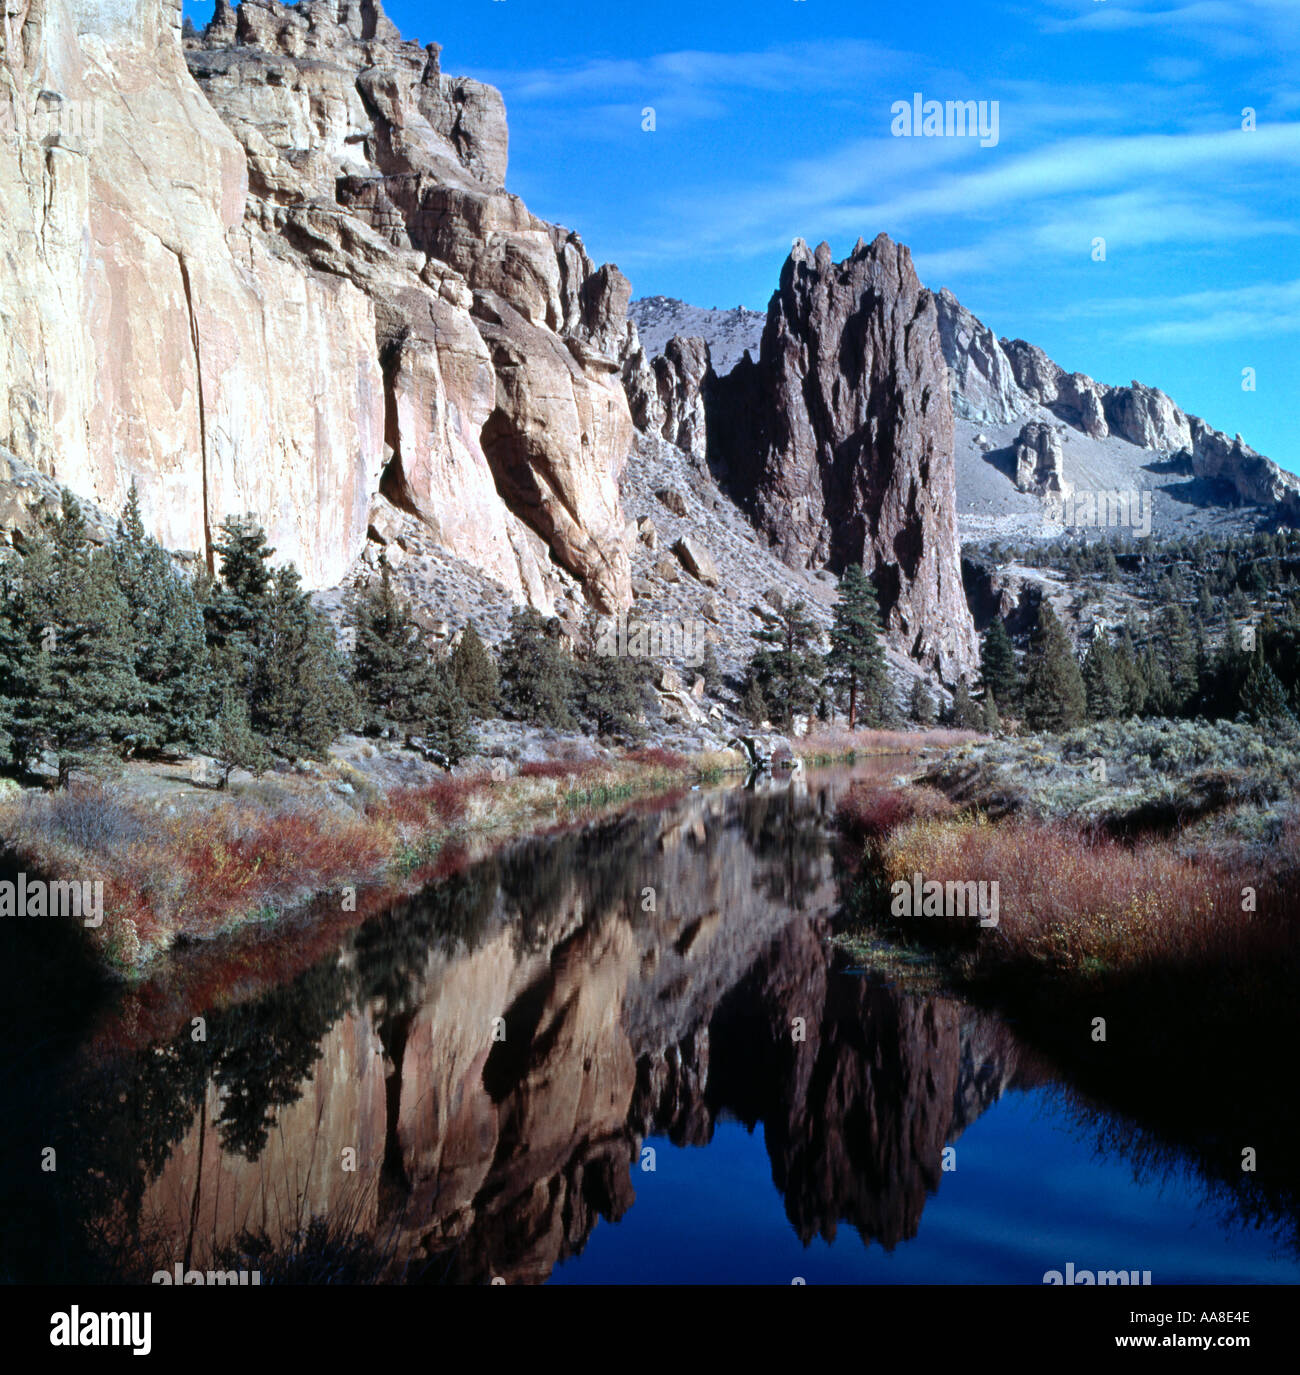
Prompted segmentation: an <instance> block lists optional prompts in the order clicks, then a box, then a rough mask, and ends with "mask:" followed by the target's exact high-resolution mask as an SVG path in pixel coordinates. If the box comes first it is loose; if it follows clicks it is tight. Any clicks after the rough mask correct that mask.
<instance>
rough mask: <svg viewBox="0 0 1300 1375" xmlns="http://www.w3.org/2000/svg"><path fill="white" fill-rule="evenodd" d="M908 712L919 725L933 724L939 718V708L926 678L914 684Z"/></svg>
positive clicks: (917, 680) (919, 679)
mask: <svg viewBox="0 0 1300 1375" xmlns="http://www.w3.org/2000/svg"><path fill="white" fill-rule="evenodd" d="M908 712H909V714H910V715H911V718H912V720H913V721H915V722H916V723H917V725H918V726H932V725H934V723H935V721H936V720H937V719H938V715H939V709H938V707H937V705H936V704H935V700H934V698H933V696H931V694H930V689H929V688H928V687H927V686H926V682H925V679H924V678H918V679H916V681H915V682H914V683H913V684H912V695H911V697H910V698H909V699H908Z"/></svg>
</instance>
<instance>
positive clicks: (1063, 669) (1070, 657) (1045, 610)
mask: <svg viewBox="0 0 1300 1375" xmlns="http://www.w3.org/2000/svg"><path fill="white" fill-rule="evenodd" d="M1028 658H1029V670H1028V672H1027V673H1026V675H1025V689H1024V708H1025V720H1026V722H1027V723H1028V724H1029V726H1030V727H1031V729H1033V730H1051V731H1062V730H1072V729H1073V728H1074V727H1075V726H1078V725H1081V724H1082V723H1083V721H1084V719H1085V717H1086V716H1087V711H1088V698H1087V694H1086V692H1085V691H1084V686H1083V677H1082V675H1081V674H1080V672H1079V665H1078V663H1077V662H1076V661H1075V658H1074V652H1073V650H1072V649H1071V646H1070V637H1069V636H1068V635H1067V634H1066V632H1065V627H1064V626H1063V625H1062V624H1061V623H1060V621H1059V620H1057V618H1056V613H1055V612H1054V611H1053V610H1052V605H1051V603H1050V602H1048V601H1046V600H1045V601H1043V602H1042V603H1041V604H1040V605H1039V608H1038V623H1037V625H1036V626H1035V627H1034V631H1033V634H1032V636H1031V637H1030V643H1029V656H1028Z"/></svg>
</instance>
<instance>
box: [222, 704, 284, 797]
mask: <svg viewBox="0 0 1300 1375" xmlns="http://www.w3.org/2000/svg"><path fill="white" fill-rule="evenodd" d="M211 747H212V755H213V758H214V759H215V760H216V761H217V787H218V788H220V789H225V788H226V787H228V786H229V784H230V775H231V774H232V773H234V771H235V770H236V769H246V770H247V771H248V772H249V773H251V774H253V775H254V776H256V775H258V774H262V773H264V772H265V771H266V770H267V769H269V768H270V767H271V755H270V752H269V751H268V750H267V748H266V746H265V745H264V744H263V743H262V740H261V737H260V736H259V735H258V734H257V732H256V731H255V730H254V729H253V726H252V722H251V721H250V720H249V719H248V703H247V702H246V701H245V700H244V697H243V694H242V693H240V692H238V691H237V690H236V689H235V688H233V687H231V686H229V685H227V686H226V687H225V688H224V689H223V690H222V693H221V700H220V703H219V705H218V707H217V713H216V718H215V720H214V721H213V723H212V737H211Z"/></svg>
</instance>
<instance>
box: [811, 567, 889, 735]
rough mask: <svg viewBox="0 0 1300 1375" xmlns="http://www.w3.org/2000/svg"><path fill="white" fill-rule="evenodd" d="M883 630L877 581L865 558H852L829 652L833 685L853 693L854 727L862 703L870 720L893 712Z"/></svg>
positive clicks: (863, 713)
mask: <svg viewBox="0 0 1300 1375" xmlns="http://www.w3.org/2000/svg"><path fill="white" fill-rule="evenodd" d="M881 634H882V630H881V625H880V606H879V603H878V601H877V598H876V589H875V586H874V585H873V584H872V582H871V580H870V579H869V578H868V577H867V575H866V574H865V573H864V572H863V570H862V565H861V564H860V563H851V564H849V566H848V568H846V569H845V570H844V576H843V577H842V578H841V579H840V586H839V601H838V603H837V604H836V607H835V618H834V621H833V623H832V625H831V647H830V652H829V653H828V654H827V655H826V672H827V677H828V679H829V682H830V686H831V687H832V689H836V690H839V691H841V692H847V693H848V699H849V729H850V730H853V729H854V728H855V727H856V726H857V723H858V716H859V708H860V709H861V712H860V714H861V716H862V719H863V720H864V721H865V722H866V723H867V724H868V725H876V726H878V725H884V724H885V721H886V718H887V715H888V714H889V712H888V708H889V706H890V705H891V699H890V687H889V674H888V672H887V670H886V668H885V651H884V649H883V647H882V645H881V643H880V636H881Z"/></svg>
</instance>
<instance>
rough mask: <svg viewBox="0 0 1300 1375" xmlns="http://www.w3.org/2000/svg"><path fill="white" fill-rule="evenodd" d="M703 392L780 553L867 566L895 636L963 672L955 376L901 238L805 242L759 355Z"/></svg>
mask: <svg viewBox="0 0 1300 1375" xmlns="http://www.w3.org/2000/svg"><path fill="white" fill-rule="evenodd" d="M705 401H706V406H707V409H708V438H709V462H710V466H711V467H713V468H714V470H715V471H717V472H720V473H721V474H722V476H723V479H724V481H726V483H727V484H728V486H729V487H730V489H731V491H732V493H733V494H734V496H735V497H736V499H737V500H738V501H739V502H740V503H741V504H742V506H743V507H744V508H745V509H746V511H747V512H748V513H749V515H750V518H751V519H752V520H753V521H754V523H755V524H756V525H757V526H758V527H759V529H760V530H762V531H763V532H764V533H765V534H766V535H767V537H768V539H769V540H770V541H771V543H772V544H773V546H774V547H775V548H776V549H778V550H779V552H780V554H781V556H782V558H784V559H785V560H786V561H787V562H789V563H791V564H793V565H795V566H803V567H816V566H828V567H830V568H832V569H834V570H838V569H841V568H843V567H845V566H846V565H847V564H848V563H850V562H855V561H858V560H861V561H863V562H864V563H865V565H866V567H867V568H868V569H869V570H871V571H872V572H873V573H874V579H875V582H876V585H877V588H878V589H879V592H880V599H881V609H882V612H883V613H884V619H885V625H886V629H887V630H888V631H889V632H890V633H891V635H892V636H893V637H894V638H895V639H896V640H897V641H899V642H900V643H902V644H903V645H905V646H906V648H907V649H908V651H909V652H910V653H911V654H913V655H914V656H915V657H917V658H920V659H922V660H923V661H926V662H929V663H933V664H935V665H937V666H938V668H939V670H940V672H941V673H942V674H943V675H944V676H945V677H949V678H952V677H956V676H960V675H962V674H965V673H969V672H970V671H971V670H972V669H973V668H974V666H975V663H976V643H975V632H974V628H973V626H972V624H971V619H970V612H969V610H968V608H967V606H966V602H965V599H964V597H963V595H962V586H961V572H960V565H959V551H958V543H957V529H956V516H955V501H956V495H955V485H954V468H953V417H952V404H951V401H950V399H949V389H948V373H947V369H946V367H945V365H944V360H943V353H942V350H941V347H940V331H939V321H938V313H937V310H936V307H935V302H934V298H933V296H931V295H930V293H929V292H927V291H926V290H925V289H924V288H923V287H922V286H921V284H920V282H919V281H918V280H917V276H916V272H915V270H914V269H913V267H912V259H911V255H910V253H909V252H908V250H907V248H906V247H904V246H902V245H898V244H895V243H893V242H892V241H891V240H890V239H889V238H888V237H887V236H886V235H883V234H882V235H881V236H880V237H879V238H877V239H876V241H875V242H874V243H872V244H866V243H864V242H863V241H861V240H859V241H858V244H857V246H856V247H855V248H854V250H853V252H852V254H851V255H850V256H849V257H848V258H847V259H845V260H844V261H843V262H842V263H838V264H836V263H833V262H832V261H831V254H830V249H829V247H827V245H825V244H822V245H821V246H820V247H819V248H818V249H817V251H816V253H815V254H814V253H813V252H811V251H810V250H809V248H808V246H807V245H806V244H805V243H804V242H803V241H802V240H797V241H796V242H795V245H794V248H793V250H792V251H791V254H790V257H789V258H788V259H787V261H786V264H785V266H784V268H783V269H782V272H781V281H780V286H779V288H778V290H777V291H776V293H775V294H774V295H773V297H772V301H771V304H770V305H769V307H768V314H767V324H766V326H765V328H764V331H763V342H762V345H761V348H760V351H759V358H758V361H757V362H755V361H753V360H752V359H751V358H749V357H748V356H746V358H745V359H743V360H742V361H741V362H740V363H738V364H737V365H736V367H735V368H734V369H733V370H732V372H731V373H729V374H728V375H727V376H726V377H724V378H720V379H718V380H717V381H716V382H715V383H714V384H712V385H711V386H709V387H708V389H707V391H706V397H705Z"/></svg>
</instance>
